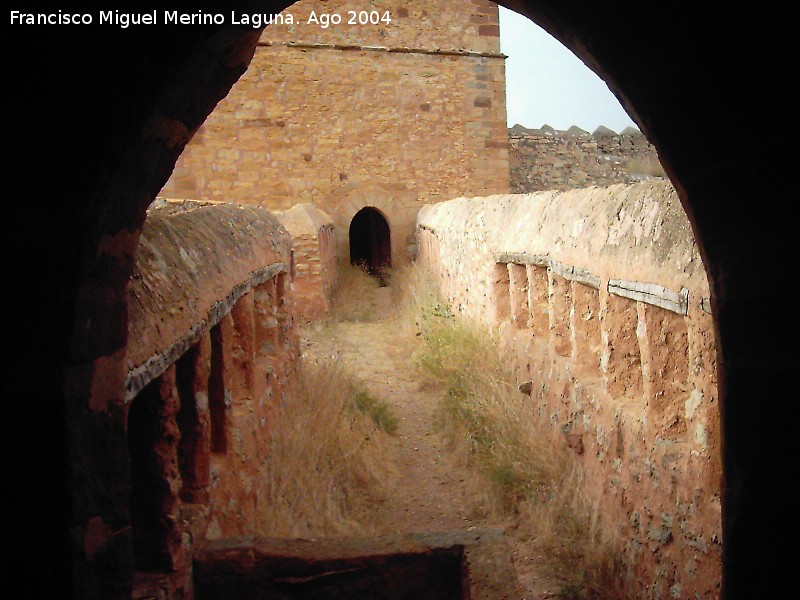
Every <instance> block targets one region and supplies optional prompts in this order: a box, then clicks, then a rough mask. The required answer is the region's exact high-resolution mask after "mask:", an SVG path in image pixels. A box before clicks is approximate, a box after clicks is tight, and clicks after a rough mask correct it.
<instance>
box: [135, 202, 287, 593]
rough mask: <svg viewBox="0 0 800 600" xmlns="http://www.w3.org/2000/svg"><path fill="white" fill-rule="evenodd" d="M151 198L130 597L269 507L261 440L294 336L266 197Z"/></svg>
mask: <svg viewBox="0 0 800 600" xmlns="http://www.w3.org/2000/svg"><path fill="white" fill-rule="evenodd" d="M157 204H161V206H160V207H157V208H151V209H150V211H149V213H148V218H147V220H146V221H145V224H144V228H143V231H142V236H141V240H140V243H139V248H138V250H137V256H136V266H135V269H134V273H133V276H132V279H131V284H130V287H129V290H128V300H129V302H128V305H129V324H128V328H129V342H128V351H127V367H128V373H127V379H126V436H127V441H126V443H127V445H128V452H129V455H130V468H131V489H132V492H131V496H130V514H131V528H132V532H133V548H134V552H133V554H134V561H135V568H136V576H135V583H134V590H135V593H134V597H148V598H149V597H159V598H162V597H163V598H183V597H192V577H191V558H192V555H193V553H194V552H195V551H196V550H197V549H198V548H199V547H202V545H203V544H204V543H205V542H206V541H207V540H213V539H218V538H221V537H229V536H237V535H246V534H253V533H254V532H255V531H257V526H258V522H259V514H260V513H261V512H262V511H265V510H267V507H266V506H264V502H263V500H262V495H263V493H264V488H263V486H264V485H265V481H266V478H265V477H264V473H263V470H264V466H265V463H266V461H267V460H268V455H267V452H268V447H269V445H268V444H267V443H265V441H266V439H267V435H268V433H269V430H270V425H271V421H272V416H273V414H274V413H273V411H274V410H275V408H276V406H277V405H278V404H279V402H280V398H281V396H282V394H283V393H284V391H285V389H286V386H287V385H288V384H289V382H290V378H291V374H292V373H293V371H294V369H295V367H296V364H297V363H296V361H297V360H298V358H297V357H298V352H299V344H298V340H297V335H296V332H295V328H294V316H293V310H294V309H293V299H292V295H291V282H290V263H291V238H290V236H289V234H288V232H287V231H286V230H285V229H284V228H283V227H282V226H281V225H280V224H279V223H278V221H277V220H276V219H275V218H274V216H273V215H272V214H271V213H270V212H269V211H267V210H265V209H261V208H258V207H252V206H251V207H244V206H236V205H230V204H217V203H197V202H167V203H163V202H160V203H157ZM137 594H138V595H137ZM148 594H150V595H148Z"/></svg>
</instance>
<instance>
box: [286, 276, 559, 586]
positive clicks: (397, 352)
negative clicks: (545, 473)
mask: <svg viewBox="0 0 800 600" xmlns="http://www.w3.org/2000/svg"><path fill="white" fill-rule="evenodd" d="M375 304H376V306H377V310H376V314H375V317H374V318H371V319H370V320H369V321H368V322H347V321H344V322H335V323H332V324H328V325H325V326H314V325H309V326H306V327H304V328H303V329H302V330H301V335H302V338H303V339H302V344H303V346H302V347H303V355H304V358H305V359H306V360H314V359H315V358H322V357H325V358H331V357H334V358H336V359H337V360H338V362H339V364H340V365H341V366H342V367H343V368H345V369H346V370H347V371H348V372H349V373H351V374H352V375H354V376H355V377H356V378H357V379H358V380H359V381H361V382H362V383H363V384H364V386H365V387H366V389H367V390H368V391H369V392H370V393H371V394H373V395H374V396H375V397H376V398H380V399H382V400H384V401H385V402H387V403H389V405H390V406H391V408H392V411H393V412H394V414H395V415H397V416H398V418H399V424H398V429H397V433H396V434H395V435H394V436H392V439H391V440H390V441H389V443H388V444H387V449H388V451H390V452H393V453H394V462H395V464H396V465H397V468H398V471H399V474H398V478H397V480H396V481H395V482H394V485H393V487H392V490H391V493H390V494H389V498H387V500H386V501H385V502H384V503H383V504H382V505H381V506H380V507H378V508H377V521H378V523H382V524H384V526H383V527H380V528H379V533H414V532H433V531H445V530H454V529H469V528H471V527H476V528H484V527H497V528H504V524H502V523H498V522H491V521H490V520H488V519H487V518H485V517H482V516H481V515H480V514H478V513H479V512H480V507H476V506H475V503H474V502H473V501H472V500H471V496H472V495H473V494H474V490H475V489H476V488H475V487H474V486H475V485H476V484H475V482H474V480H473V481H472V482H471V481H470V479H469V478H470V474H469V473H468V472H467V471H466V470H465V469H464V466H463V465H459V464H457V463H456V461H455V460H454V458H453V456H452V455H451V454H450V453H449V452H448V451H447V449H446V447H445V444H446V442H445V441H444V440H443V439H442V435H441V433H440V432H439V431H438V430H437V428H436V415H435V413H436V406H437V404H438V394H437V392H436V391H435V390H432V389H427V388H426V387H425V386H424V385H423V384H422V383H420V382H419V381H418V378H417V377H416V374H415V372H414V368H413V364H412V357H411V351H410V350H409V348H408V344H407V343H396V340H397V335H398V334H397V331H396V323H395V322H394V320H393V319H392V318H391V302H390V296H389V289H388V288H381V289H380V290H378V291H377V297H376V299H375ZM470 484H471V485H472V487H471V486H470ZM476 509H477V510H476ZM512 552H513V544H512ZM521 558H523V557H515V561H516V562H517V569H518V571H520V568H519V567H520V566H523V565H521V564H520V563H525V562H526V561H524V560H520V559H521ZM523 570H524V571H526V572H527V573H526V574H525V577H524V579H526V580H527V581H528V585H527V586H523V587H526V588H527V592H528V594H527V595H526V596H525V597H526V598H528V599H542V598H556V597H558V596H557V595H554V594H551V593H548V592H546V591H545V592H543V591H542V589H541V585H537V586H536V587H537V588H540V589H536V590H534V589H532V588H531V587H530V584H531V582H532V578H531V574H530V568H529V567H524V568H523ZM520 574H521V573H520ZM520 583H523V581H522V580H521V581H520ZM539 583H540V584H541V583H542V582H539ZM498 600H500V599H498Z"/></svg>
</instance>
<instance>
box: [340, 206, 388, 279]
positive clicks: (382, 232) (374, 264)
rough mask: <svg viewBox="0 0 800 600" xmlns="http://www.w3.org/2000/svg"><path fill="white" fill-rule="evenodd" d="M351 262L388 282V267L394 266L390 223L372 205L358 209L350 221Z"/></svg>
mask: <svg viewBox="0 0 800 600" xmlns="http://www.w3.org/2000/svg"><path fill="white" fill-rule="evenodd" d="M348 240H349V242H350V264H351V265H355V266H362V267H363V268H364V269H365V270H366V271H367V272H368V273H369V274H370V275H372V276H373V277H377V278H378V279H379V280H380V281H381V283H382V284H385V283H386V279H385V272H386V269H387V268H389V267H391V266H392V239H391V230H390V228H389V223H388V222H387V221H386V218H385V217H384V216H383V214H381V212H380V211H379V210H378V209H377V208H374V207H372V206H367V207H364V208H362V209H361V210H360V211H358V212H357V213H356V214H355V216H354V217H353V220H352V221H350V228H349V231H348Z"/></svg>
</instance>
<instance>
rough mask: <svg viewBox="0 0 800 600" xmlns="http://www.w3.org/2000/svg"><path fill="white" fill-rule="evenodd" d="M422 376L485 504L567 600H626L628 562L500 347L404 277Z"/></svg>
mask: <svg viewBox="0 0 800 600" xmlns="http://www.w3.org/2000/svg"><path fill="white" fill-rule="evenodd" d="M394 282H395V285H396V286H397V287H398V288H404V289H398V290H396V291H395V297H396V298H397V303H398V305H399V306H400V312H401V314H403V315H404V319H405V321H406V322H407V331H410V332H411V334H410V335H411V336H412V339H420V338H421V339H422V343H419V342H418V343H417V352H416V362H417V365H418V367H419V370H420V374H421V376H422V377H423V378H424V379H426V380H427V381H428V382H429V383H430V384H432V385H436V386H439V387H441V389H442V392H443V393H442V397H443V400H442V405H441V410H440V414H441V422H442V426H443V428H444V430H445V432H446V436H447V438H448V439H449V440H450V442H451V447H452V449H453V451H454V452H457V453H458V454H459V455H460V456H459V458H460V459H461V461H462V462H463V463H465V464H467V465H469V466H470V467H471V468H472V469H473V470H474V471H476V472H477V473H478V474H479V477H480V480H481V481H482V482H483V485H481V486H480V488H481V490H482V491H481V492H479V494H478V497H476V504H477V505H478V506H482V507H484V510H488V512H489V513H490V516H491V517H493V518H500V519H503V520H506V521H510V522H511V523H512V524H513V525H512V529H513V530H514V534H515V535H514V537H515V539H516V542H517V543H518V544H521V545H522V546H524V549H525V551H526V554H528V555H530V556H536V557H537V560H538V562H539V564H540V565H543V566H544V567H546V569H547V570H548V571H549V575H551V576H552V577H555V578H557V579H558V580H559V581H560V582H561V587H562V593H563V597H567V598H571V597H575V598H607V599H614V598H625V597H628V596H626V594H625V592H624V590H623V586H622V584H621V582H622V575H621V573H622V565H621V560H620V558H621V557H620V555H619V553H618V552H616V551H615V549H614V548H613V547H611V546H610V545H609V544H608V543H607V542H606V541H605V539H604V535H603V531H602V529H601V526H600V523H599V522H598V519H597V518H596V515H595V514H594V513H593V512H592V511H591V510H590V508H589V507H590V502H588V501H587V499H586V498H585V497H583V496H582V495H581V492H580V490H581V489H582V486H581V485H580V481H579V476H578V475H577V471H576V469H574V468H573V464H572V460H571V455H570V454H568V450H566V448H565V447H564V444H563V442H562V441H561V440H557V439H556V438H555V436H557V435H558V433H556V432H554V431H553V430H552V428H551V427H550V426H549V425H548V424H547V423H544V422H542V421H541V420H539V419H538V418H537V417H536V416H535V415H534V410H533V407H532V405H531V398H530V397H529V396H527V395H525V394H522V393H520V391H519V390H518V387H517V384H518V382H517V381H516V378H515V376H514V374H513V373H512V372H511V370H510V368H509V367H508V364H507V363H508V361H504V360H503V352H502V350H501V348H500V346H499V344H498V342H497V341H496V340H493V339H491V337H490V336H489V335H487V334H486V333H483V332H480V331H478V330H477V329H476V328H473V327H471V326H470V325H469V324H468V323H465V322H464V321H463V320H461V319H457V318H456V317H455V316H454V315H452V314H451V313H450V311H449V309H448V307H447V305H446V304H445V303H443V302H442V301H440V300H439V299H438V297H437V296H436V293H435V291H434V288H433V286H432V284H431V283H430V281H429V280H428V278H427V277H426V276H425V274H424V273H422V272H420V271H419V270H417V269H414V268H411V269H408V271H405V272H401V273H397V274H395V278H394Z"/></svg>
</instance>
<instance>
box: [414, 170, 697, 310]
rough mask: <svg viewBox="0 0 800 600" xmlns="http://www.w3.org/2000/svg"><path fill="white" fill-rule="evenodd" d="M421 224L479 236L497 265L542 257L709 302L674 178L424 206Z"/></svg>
mask: <svg viewBox="0 0 800 600" xmlns="http://www.w3.org/2000/svg"><path fill="white" fill-rule="evenodd" d="M417 225H418V227H422V228H425V229H429V230H432V231H434V232H435V233H436V234H437V235H446V232H448V231H452V232H456V231H461V232H465V233H466V234H467V235H469V236H471V237H473V238H479V239H480V240H481V242H482V243H484V244H485V246H486V248H487V250H488V251H489V253H490V254H492V255H493V256H495V257H498V262H502V260H500V258H502V257H504V256H505V257H508V256H513V255H520V256H530V257H540V262H541V261H544V262H557V263H561V264H564V265H568V266H569V267H571V268H576V269H580V270H583V271H585V272H586V273H589V274H591V275H592V276H594V277H599V278H601V279H606V280H608V279H614V280H630V281H640V282H650V283H655V284H659V285H660V286H663V287H664V288H669V289H674V290H680V289H683V288H689V289H690V290H692V292H693V293H695V294H700V295H701V296H702V297H703V298H706V297H708V279H707V276H706V272H705V268H704V266H703V263H702V261H701V259H700V255H699V252H698V248H697V244H696V243H695V240H694V235H693V232H692V228H691V225H690V223H689V220H688V218H687V216H686V213H685V212H684V210H683V207H682V206H681V204H680V200H679V199H678V196H677V193H676V192H675V189H674V188H673V187H672V184H671V183H670V182H669V181H645V182H640V183H634V184H615V185H611V186H608V187H589V188H584V189H576V190H568V191H564V192H559V191H545V192H536V193H529V194H502V195H495V196H488V197H482V198H481V197H476V198H457V199H454V200H450V201H447V202H442V203H438V204H429V205H426V206H424V207H423V208H422V209H420V211H419V214H418V217H417ZM541 257H546V260H545V259H544V258H541ZM510 262H513V261H510Z"/></svg>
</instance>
